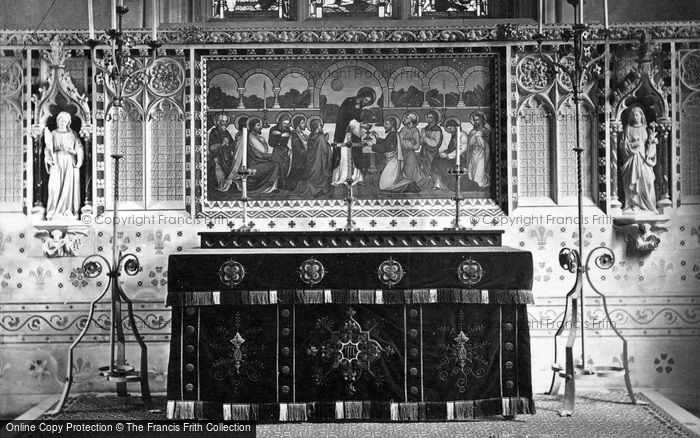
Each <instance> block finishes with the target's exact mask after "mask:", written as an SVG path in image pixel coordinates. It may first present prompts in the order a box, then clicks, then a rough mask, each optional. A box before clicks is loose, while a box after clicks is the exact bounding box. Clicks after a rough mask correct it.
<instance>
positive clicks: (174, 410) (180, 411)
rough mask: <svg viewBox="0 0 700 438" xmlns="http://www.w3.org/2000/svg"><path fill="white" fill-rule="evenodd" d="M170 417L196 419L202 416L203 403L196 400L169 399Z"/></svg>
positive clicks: (168, 409)
mask: <svg viewBox="0 0 700 438" xmlns="http://www.w3.org/2000/svg"><path fill="white" fill-rule="evenodd" d="M167 411H168V418H180V419H183V420H194V419H196V418H202V413H203V412H202V403H200V402H195V401H172V400H168V407H167Z"/></svg>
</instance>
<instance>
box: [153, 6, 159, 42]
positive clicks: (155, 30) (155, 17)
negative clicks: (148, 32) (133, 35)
mask: <svg viewBox="0 0 700 438" xmlns="http://www.w3.org/2000/svg"><path fill="white" fill-rule="evenodd" d="M152 4H153V35H152V37H153V41H156V40H157V39H158V0H153V3H152Z"/></svg>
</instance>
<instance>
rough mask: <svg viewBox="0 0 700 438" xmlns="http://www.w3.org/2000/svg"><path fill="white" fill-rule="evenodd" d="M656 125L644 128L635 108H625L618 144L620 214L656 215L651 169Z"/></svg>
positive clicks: (639, 113) (640, 109)
mask: <svg viewBox="0 0 700 438" xmlns="http://www.w3.org/2000/svg"><path fill="white" fill-rule="evenodd" d="M658 142H659V140H658V137H657V129H656V123H655V122H652V123H651V124H649V125H647V120H646V116H645V115H644V111H643V110H642V108H641V107H639V106H634V107H632V108H630V109H629V111H628V114H627V125H626V126H625V127H624V129H623V132H622V137H621V139H620V144H619V146H618V148H619V151H620V173H621V177H622V178H621V180H622V190H623V193H624V195H625V204H624V207H623V209H622V210H623V212H624V213H635V212H639V211H649V212H653V213H656V191H655V188H654V179H655V176H654V166H655V165H656V146H657V145H658Z"/></svg>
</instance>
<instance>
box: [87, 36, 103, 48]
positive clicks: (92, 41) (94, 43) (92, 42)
mask: <svg viewBox="0 0 700 438" xmlns="http://www.w3.org/2000/svg"><path fill="white" fill-rule="evenodd" d="M85 45H86V46H88V47H89V48H90V50H95V47H97V46H99V45H100V41H99V40H96V39H94V38H88V39H87V40H85Z"/></svg>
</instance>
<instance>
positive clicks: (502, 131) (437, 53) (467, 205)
mask: <svg viewBox="0 0 700 438" xmlns="http://www.w3.org/2000/svg"><path fill="white" fill-rule="evenodd" d="M222 54H226V55H222ZM397 55H400V56H402V57H405V58H406V59H408V58H414V59H426V58H438V57H444V56H446V55H447V56H459V55H462V56H464V57H465V58H473V57H490V58H492V59H493V62H494V64H493V65H494V71H493V74H494V77H493V80H494V94H495V96H494V106H493V117H494V129H493V132H494V143H493V145H494V152H493V155H492V157H493V160H494V163H493V184H492V189H491V197H488V198H470V199H464V200H462V202H461V206H462V208H463V209H464V214H465V215H470V216H471V217H472V218H476V217H478V218H479V219H478V220H479V223H481V224H484V223H487V222H488V218H493V223H494V224H497V223H498V218H499V217H501V216H504V215H507V212H508V204H507V202H508V190H509V187H508V177H507V162H508V160H507V153H508V146H507V143H506V141H507V135H506V129H507V128H506V117H507V115H506V112H505V111H504V108H506V103H505V98H506V94H507V93H505V92H504V90H505V87H506V74H505V69H506V67H505V65H506V64H505V53H504V51H503V50H502V49H499V48H493V47H483V48H454V47H447V48H434V47H422V48H400V47H391V46H378V47H375V48H371V49H362V48H358V49H352V48H344V47H337V48H333V47H328V48H319V49H296V48H295V49H286V50H284V53H283V54H282V53H280V54H278V53H275V52H272V53H271V52H270V51H269V50H255V49H234V48H226V47H222V48H221V49H211V50H196V52H195V71H194V72H193V77H194V78H195V81H194V82H195V90H194V91H195V96H196V98H195V99H193V101H192V103H193V105H194V109H193V110H194V114H195V137H194V138H193V140H194V143H195V148H194V150H195V154H194V166H193V167H194V169H195V175H194V178H195V193H194V214H195V215H196V217H197V218H204V219H208V220H210V221H226V220H228V219H233V218H240V217H242V203H241V202H240V201H239V200H226V201H210V200H208V199H206V193H207V175H206V167H207V166H206V161H205V157H204V153H205V151H206V148H207V142H208V139H207V128H208V127H207V107H206V101H207V83H208V82H207V61H208V60H220V59H231V60H237V61H244V60H246V59H250V58H252V57H254V58H255V59H256V60H265V59H280V58H292V59H294V58H296V57H300V56H301V57H304V58H305V59H308V58H309V57H311V58H312V59H314V58H317V59H333V60H338V61H340V60H343V59H348V60H355V59H363V60H364V59H388V58H395V57H396V56H397ZM387 109H390V108H387ZM188 204H189V203H188ZM353 207H354V208H353V216H355V217H356V218H358V219H360V220H361V219H374V218H382V217H384V218H432V219H433V220H435V219H441V218H443V219H444V218H450V217H452V216H453V215H454V212H455V201H453V200H452V199H449V198H427V199H426V198H423V199H391V198H390V199H358V200H356V201H355V203H354V204H353ZM346 214H347V204H346V202H345V201H344V200H342V199H325V200H306V199H290V200H250V201H248V205H247V215H248V219H249V220H276V219H298V218H311V219H316V218H344V217H345V216H346ZM484 218H487V219H484ZM210 225H211V226H213V223H210ZM472 225H477V224H472ZM229 226H232V222H229Z"/></svg>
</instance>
